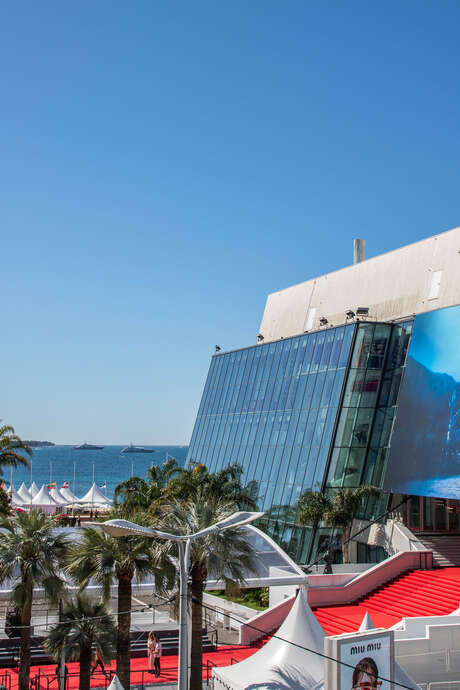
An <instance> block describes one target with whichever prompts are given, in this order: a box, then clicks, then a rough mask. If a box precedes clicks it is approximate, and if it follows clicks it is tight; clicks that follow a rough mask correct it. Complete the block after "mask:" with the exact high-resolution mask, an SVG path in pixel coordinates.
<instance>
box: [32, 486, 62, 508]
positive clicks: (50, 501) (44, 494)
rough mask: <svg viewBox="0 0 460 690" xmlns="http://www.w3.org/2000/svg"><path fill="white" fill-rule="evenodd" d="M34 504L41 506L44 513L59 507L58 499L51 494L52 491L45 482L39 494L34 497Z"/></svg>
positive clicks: (34, 505) (36, 506)
mask: <svg viewBox="0 0 460 690" xmlns="http://www.w3.org/2000/svg"><path fill="white" fill-rule="evenodd" d="M32 506H33V507H35V508H40V510H42V511H43V512H44V513H51V512H53V510H55V508H56V507H57V503H56V501H55V500H54V498H53V497H52V496H50V492H49V491H48V488H47V487H46V486H45V484H43V486H42V488H41V489H40V491H39V492H38V494H37V495H36V496H34V498H33V499H32Z"/></svg>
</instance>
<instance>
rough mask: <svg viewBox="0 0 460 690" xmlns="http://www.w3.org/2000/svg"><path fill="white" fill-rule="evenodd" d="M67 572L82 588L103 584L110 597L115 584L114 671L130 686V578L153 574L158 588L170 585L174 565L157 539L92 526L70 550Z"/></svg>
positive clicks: (106, 595)
mask: <svg viewBox="0 0 460 690" xmlns="http://www.w3.org/2000/svg"><path fill="white" fill-rule="evenodd" d="M67 570H68V572H69V573H70V574H71V575H72V577H74V578H75V580H77V582H79V584H80V587H81V589H84V588H85V587H86V586H87V585H88V584H89V582H90V580H94V581H95V582H97V583H98V584H100V585H102V590H103V597H104V600H105V601H107V600H108V599H109V597H110V587H111V585H113V584H117V585H118V631H117V674H118V677H119V679H120V682H121V684H122V685H123V686H124V687H125V688H129V678H130V670H131V641H130V629H131V607H132V580H133V578H134V576H136V577H137V579H138V580H142V579H143V578H144V577H145V576H146V575H152V574H153V575H154V576H155V584H156V587H157V589H159V590H160V591H161V590H164V589H166V588H167V587H172V586H173V583H174V581H175V574H176V572H175V567H174V566H173V564H172V562H171V561H170V560H169V559H167V558H165V557H164V555H163V552H162V551H161V550H160V549H159V547H158V546H157V544H156V542H154V541H153V540H151V539H140V538H138V537H121V538H114V537H109V536H107V535H106V534H104V533H103V532H101V531H99V530H95V529H84V530H83V539H82V540H81V541H80V542H79V543H78V544H76V545H75V546H72V547H71V548H70V550H69V557H68V566H67Z"/></svg>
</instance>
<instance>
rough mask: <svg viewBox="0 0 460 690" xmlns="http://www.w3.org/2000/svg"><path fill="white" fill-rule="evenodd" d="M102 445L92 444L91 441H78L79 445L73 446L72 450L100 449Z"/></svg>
mask: <svg viewBox="0 0 460 690" xmlns="http://www.w3.org/2000/svg"><path fill="white" fill-rule="evenodd" d="M103 448H104V446H94V445H93V444H92V443H80V445H79V446H74V450H102V449H103Z"/></svg>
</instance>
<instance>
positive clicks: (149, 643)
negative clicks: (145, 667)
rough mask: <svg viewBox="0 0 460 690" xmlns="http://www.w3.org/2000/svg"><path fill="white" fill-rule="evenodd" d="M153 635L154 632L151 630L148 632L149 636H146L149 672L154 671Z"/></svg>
mask: <svg viewBox="0 0 460 690" xmlns="http://www.w3.org/2000/svg"><path fill="white" fill-rule="evenodd" d="M154 637H155V633H154V632H153V630H151V631H150V632H149V636H148V638H147V656H148V659H149V673H152V674H153V673H155V646H156V645H155V640H154V639H153V638H154Z"/></svg>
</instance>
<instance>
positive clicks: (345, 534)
mask: <svg viewBox="0 0 460 690" xmlns="http://www.w3.org/2000/svg"><path fill="white" fill-rule="evenodd" d="M348 535H349V530H348V527H342V560H343V562H344V563H349V559H348V554H349V547H350V544H348V543H346V542H347V540H348Z"/></svg>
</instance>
